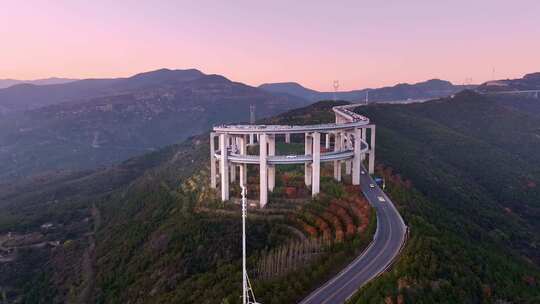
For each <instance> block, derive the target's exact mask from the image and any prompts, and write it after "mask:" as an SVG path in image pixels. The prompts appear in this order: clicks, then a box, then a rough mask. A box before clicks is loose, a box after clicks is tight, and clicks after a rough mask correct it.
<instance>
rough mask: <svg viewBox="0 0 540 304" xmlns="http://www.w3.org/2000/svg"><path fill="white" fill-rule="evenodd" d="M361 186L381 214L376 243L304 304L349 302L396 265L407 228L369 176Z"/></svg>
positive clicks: (362, 180)
mask: <svg viewBox="0 0 540 304" xmlns="http://www.w3.org/2000/svg"><path fill="white" fill-rule="evenodd" d="M364 171H365V170H364ZM360 184H361V189H362V192H363V193H364V195H365V197H366V198H367V199H368V201H369V203H370V204H371V206H373V208H374V209H375V210H376V212H377V230H376V232H375V237H374V239H373V242H372V243H371V244H370V245H369V247H368V248H367V249H366V250H365V251H364V252H363V253H362V254H361V255H360V256H358V257H357V258H356V259H355V260H354V261H353V262H352V263H350V264H349V265H348V266H347V267H346V268H345V269H343V270H342V271H341V272H340V273H338V274H337V275H336V276H335V277H334V278H332V279H331V280H330V281H328V282H327V283H325V284H324V285H323V286H321V287H320V288H319V289H317V290H315V291H314V292H313V293H311V294H310V295H309V296H308V297H306V298H305V299H304V300H303V301H302V302H300V303H301V304H338V303H345V301H347V299H349V298H350V297H351V296H352V295H353V294H354V293H355V292H356V291H357V290H358V289H359V288H360V287H362V286H363V285H364V284H366V283H367V282H369V281H370V280H371V279H373V278H375V277H377V276H378V275H379V274H381V273H383V272H384V271H385V270H386V269H387V268H388V267H389V266H390V265H391V264H392V262H393V261H394V259H395V258H396V257H397V255H398V254H399V252H400V249H401V246H402V245H403V244H404V242H405V235H406V232H407V226H405V223H404V222H403V219H402V218H401V215H400V214H399V213H398V211H397V210H396V208H395V206H394V204H393V203H392V202H391V201H390V199H389V198H388V196H387V195H386V194H385V193H384V192H383V191H382V190H381V189H380V188H379V187H378V186H377V185H376V183H375V182H374V181H373V179H372V178H371V177H370V176H369V175H367V174H364V175H362V177H361V179H360ZM370 184H373V185H375V188H370ZM382 200H384V201H382Z"/></svg>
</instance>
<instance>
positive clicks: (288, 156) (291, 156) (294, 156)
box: [285, 155, 296, 158]
mask: <svg viewBox="0 0 540 304" xmlns="http://www.w3.org/2000/svg"><path fill="white" fill-rule="evenodd" d="M285 158H296V155H287V156H285Z"/></svg>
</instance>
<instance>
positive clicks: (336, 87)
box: [332, 80, 339, 101]
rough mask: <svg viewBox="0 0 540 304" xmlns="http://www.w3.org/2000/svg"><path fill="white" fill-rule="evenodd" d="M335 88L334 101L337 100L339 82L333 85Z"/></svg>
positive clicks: (336, 81) (335, 81)
mask: <svg viewBox="0 0 540 304" xmlns="http://www.w3.org/2000/svg"><path fill="white" fill-rule="evenodd" d="M332 86H333V87H334V101H336V100H337V92H338V90H339V80H334V83H333V84H332Z"/></svg>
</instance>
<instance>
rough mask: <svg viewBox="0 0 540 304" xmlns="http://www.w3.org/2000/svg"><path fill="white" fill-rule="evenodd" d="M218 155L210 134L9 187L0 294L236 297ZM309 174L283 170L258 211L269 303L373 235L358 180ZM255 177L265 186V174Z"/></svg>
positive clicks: (254, 260)
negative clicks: (218, 188)
mask: <svg viewBox="0 0 540 304" xmlns="http://www.w3.org/2000/svg"><path fill="white" fill-rule="evenodd" d="M317 107H320V105H318V106H317ZM329 110H330V108H329V107H328V106H325V107H324V108H321V109H319V110H318V111H314V112H317V113H319V112H320V113H324V115H325V116H327V117H328V116H329V117H331V115H332V114H331V113H330V112H328V111H329ZM287 117H289V118H291V116H287ZM301 117H303V116H302V115H301V114H300V115H299V116H298V115H297V116H294V115H293V116H292V118H296V119H300V118H301ZM300 147H301V145H299V144H294V143H293V144H292V145H291V148H292V149H295V148H300ZM277 148H278V151H279V150H280V149H282V148H284V147H282V146H281V145H279V146H278V147H277ZM208 154H209V150H208V136H206V135H205V136H201V137H194V138H191V139H189V140H188V141H186V142H184V143H183V144H180V145H176V146H171V147H169V148H167V149H163V150H160V151H158V152H154V153H150V154H147V155H145V156H143V157H138V158H134V159H131V160H129V161H126V162H124V163H122V164H120V165H117V166H114V167H111V168H109V169H104V170H99V171H96V172H81V173H79V174H65V175H61V174H59V175H57V176H56V175H55V176H48V178H47V177H44V178H43V179H37V180H36V179H30V180H28V181H27V182H26V183H23V184H15V185H12V186H11V187H6V188H4V189H2V190H3V191H2V193H3V198H4V199H5V202H4V205H3V208H2V209H1V210H5V211H6V212H9V213H4V212H2V214H7V216H5V217H4V218H2V221H1V223H0V224H2V225H1V227H2V228H1V231H0V235H3V237H4V239H5V240H4V239H0V245H2V246H5V247H6V250H15V252H16V253H15V255H13V254H9V253H8V255H7V256H6V259H10V260H9V261H8V260H6V262H5V263H4V261H0V262H1V263H0V270H1V275H0V294H2V293H3V294H4V295H5V298H6V299H7V301H8V302H7V303H12V302H15V301H18V300H22V301H26V302H28V303H40V302H42V301H44V300H45V302H52V303H64V302H67V303H81V302H82V303H96V302H97V303H126V302H134V301H137V302H140V303H238V299H239V295H240V293H239V292H240V287H241V284H240V283H241V277H240V253H241V251H240V248H241V247H240V245H241V244H240V228H241V226H240V210H239V207H238V205H236V204H234V203H233V202H228V203H225V204H223V203H221V202H220V201H219V200H218V199H216V197H215V194H214V192H213V191H212V190H211V189H209V188H208V182H207V181H208V176H207V174H208V172H207V166H208ZM302 172H303V171H302V167H298V166H291V167H286V168H283V170H281V169H280V170H279V171H278V180H277V183H276V189H275V191H274V192H273V193H272V198H271V203H270V205H269V208H267V209H265V210H261V211H259V210H250V217H249V239H248V244H249V252H248V253H249V268H250V275H251V277H252V280H253V283H254V288H255V292H256V295H257V296H258V297H259V300H261V301H262V302H264V303H291V302H296V301H298V300H300V299H301V298H302V297H303V296H304V295H306V294H307V293H308V292H309V291H310V290H312V289H314V288H316V287H317V286H318V284H320V283H321V282H323V281H324V280H326V279H327V278H329V277H330V276H331V275H332V274H333V273H335V272H337V271H339V269H340V268H341V267H343V266H344V265H346V263H347V262H348V261H350V260H351V259H352V258H353V257H354V256H355V255H356V254H358V253H359V252H360V251H361V250H362V249H363V248H365V246H367V244H368V243H369V241H370V240H371V238H372V235H373V233H374V229H375V225H376V223H375V214H374V213H373V212H372V211H371V208H370V207H369V205H368V203H367V201H366V200H365V199H364V198H363V197H362V196H361V194H360V191H359V189H358V188H357V187H352V186H346V185H342V184H338V183H335V182H333V179H332V178H331V177H324V176H330V175H331V174H332V170H331V168H330V167H328V168H323V180H322V183H321V189H322V192H323V193H324V194H323V195H320V196H319V197H318V198H316V199H312V198H311V194H310V191H309V190H308V189H307V188H306V187H305V185H304V182H303V176H302ZM285 180H286V181H287V182H285ZM249 183H250V185H249V186H248V187H249V188H250V189H256V188H257V185H258V178H257V176H256V173H255V172H252V173H250V179H249ZM237 190H238V186H237V185H234V186H233V196H236V197H237V195H238V191H237ZM255 191H256V190H255ZM252 192H253V191H252ZM250 195H254V196H257V195H258V194H257V193H256V192H255V193H251V194H250ZM22 206H25V207H24V208H21V207H22ZM0 207H2V206H0ZM77 223H80V224H77ZM43 224H45V225H47V226H44V225H43ZM48 224H50V225H51V226H52V227H49V226H48ZM44 227H47V228H44ZM8 231H11V233H12V234H11V236H7V235H8V233H7V232H8ZM9 238H11V239H9ZM41 244H44V245H43V246H42V245H41ZM44 261H46V262H44ZM13 278H24V279H18V280H13Z"/></svg>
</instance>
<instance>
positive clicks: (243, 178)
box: [238, 135, 247, 186]
mask: <svg viewBox="0 0 540 304" xmlns="http://www.w3.org/2000/svg"><path fill="white" fill-rule="evenodd" d="M238 139H239V141H238V144H239V148H240V155H246V154H247V145H246V136H245V135H242V136H240V137H239V138H238ZM246 184H247V165H246V164H241V165H240V185H244V186H245V185H246Z"/></svg>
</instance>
